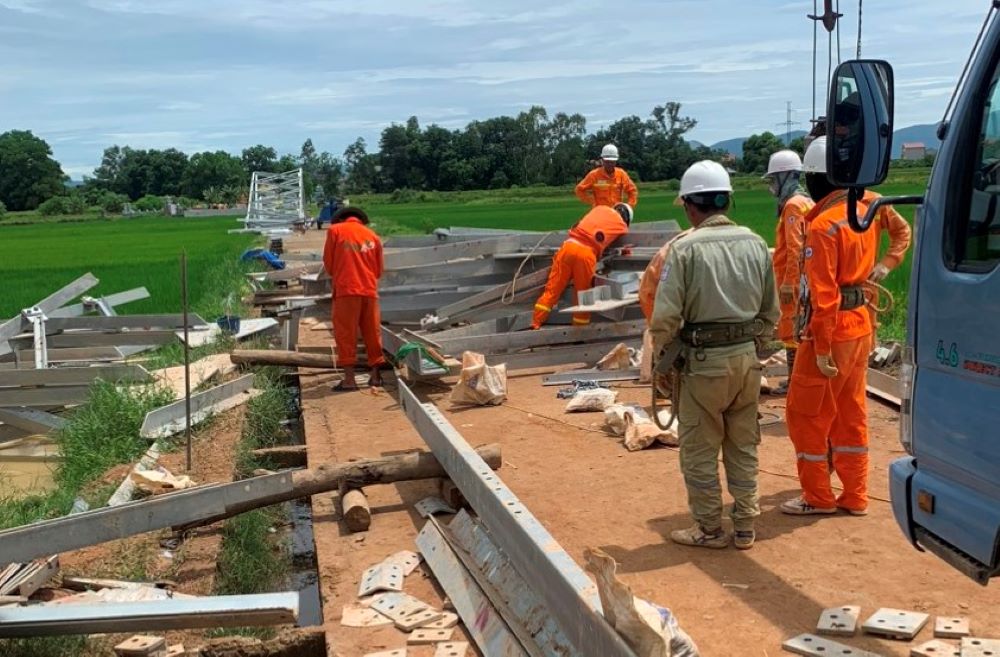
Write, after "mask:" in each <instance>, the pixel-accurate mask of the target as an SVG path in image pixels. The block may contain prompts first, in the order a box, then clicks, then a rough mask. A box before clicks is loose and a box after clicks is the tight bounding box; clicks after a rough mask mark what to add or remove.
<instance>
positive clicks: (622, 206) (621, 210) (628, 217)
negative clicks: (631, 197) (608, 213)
mask: <svg viewBox="0 0 1000 657" xmlns="http://www.w3.org/2000/svg"><path fill="white" fill-rule="evenodd" d="M614 210H615V212H617V213H618V214H620V215H622V219H624V220H625V223H626V224H628V225H632V217H634V216H635V210H633V209H632V206H631V205H629V204H628V203H615V207H614Z"/></svg>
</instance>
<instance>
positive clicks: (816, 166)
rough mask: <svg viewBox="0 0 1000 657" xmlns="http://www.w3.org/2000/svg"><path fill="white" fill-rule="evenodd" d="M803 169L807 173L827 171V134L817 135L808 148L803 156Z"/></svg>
mask: <svg viewBox="0 0 1000 657" xmlns="http://www.w3.org/2000/svg"><path fill="white" fill-rule="evenodd" d="M802 170H803V171H805V172H806V173H826V136H823V137H816V139H814V140H813V143H811V144H809V148H807V149H806V156H805V157H804V158H802Z"/></svg>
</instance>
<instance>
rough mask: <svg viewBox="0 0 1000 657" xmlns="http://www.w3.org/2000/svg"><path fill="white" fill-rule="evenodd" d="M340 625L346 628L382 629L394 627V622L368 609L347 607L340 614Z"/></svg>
mask: <svg viewBox="0 0 1000 657" xmlns="http://www.w3.org/2000/svg"><path fill="white" fill-rule="evenodd" d="M340 624H341V625H343V626H344V627H381V626H383V625H392V620H391V619H389V618H386V617H385V616H383V615H382V614H380V613H378V612H377V611H375V610H374V609H369V608H368V607H356V606H354V605H346V606H344V609H343V611H342V612H341V614H340Z"/></svg>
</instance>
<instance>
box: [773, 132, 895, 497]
mask: <svg viewBox="0 0 1000 657" xmlns="http://www.w3.org/2000/svg"><path fill="white" fill-rule="evenodd" d="M826 147H827V145H826V138H825V137H820V138H818V139H816V140H815V141H814V142H813V143H812V144H810V145H809V149H808V150H807V151H806V156H805V160H804V163H803V170H804V171H805V173H806V188H807V189H808V190H809V193H810V194H811V195H812V197H813V198H814V199H817V202H816V207H814V208H813V209H812V210H811V211H810V212H809V214H808V215H807V216H806V223H807V225H808V227H809V228H808V233H807V235H806V244H805V249H804V250H803V262H804V265H805V283H806V286H807V289H806V290H804V291H803V294H807V295H808V297H807V298H808V300H809V309H810V311H811V312H809V315H808V316H807V319H808V324H807V325H806V328H805V331H804V334H803V339H802V342H801V344H800V346H799V352H798V357H797V358H796V360H795V369H794V370H793V371H792V385H791V386H790V387H789V390H788V403H787V407H786V410H785V415H786V421H787V424H788V433H789V436H790V437H791V439H792V444H793V445H794V446H795V452H796V456H797V459H798V472H799V483H800V484H801V485H802V495H801V496H799V497H797V498H796V499H794V500H789V501H787V502H785V503H784V504H782V505H781V511H782V512H784V513H787V514H791V515H813V514H831V513H836V512H837V509H838V508H841V509H844V510H846V511H848V512H849V513H851V514H852V515H865V514H867V512H868V412H867V409H866V406H865V379H866V375H867V372H868V354H869V351H870V346H871V334H872V320H871V315H870V314H869V312H868V309H867V308H866V307H865V294H864V290H863V285H864V283H865V281H866V280H867V279H868V277H869V275H870V274H871V273H872V271H873V270H874V268H875V258H876V256H877V254H878V233H877V232H876V231H874V230H869V231H866V232H864V233H857V232H855V231H853V230H851V227H850V226H849V225H848V223H847V191H846V190H844V189H841V188H837V187H834V186H833V185H832V184H831V183H830V182H829V180H828V179H827V177H826ZM867 209H868V207H867V204H866V203H864V201H862V202H860V203H859V204H858V214H859V215H863V214H864V212H865V211H866V210H867ZM828 445H829V447H830V448H831V449H832V453H833V459H832V461H833V468H834V470H836V472H837V476H838V478H839V479H840V481H841V483H842V484H843V488H844V491H843V493H841V494H840V496H839V497H834V494H833V490H832V489H831V487H830V469H829V465H828V461H827V448H828Z"/></svg>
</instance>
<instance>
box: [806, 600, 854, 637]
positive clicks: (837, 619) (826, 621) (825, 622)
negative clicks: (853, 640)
mask: <svg viewBox="0 0 1000 657" xmlns="http://www.w3.org/2000/svg"><path fill="white" fill-rule="evenodd" d="M860 616H861V607H857V606H854V605H844V606H843V607H832V608H830V609H824V610H823V613H822V614H820V617H819V622H818V623H816V633H817V634H828V635H831V636H854V634H855V633H856V632H857V631H858V617H860Z"/></svg>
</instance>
